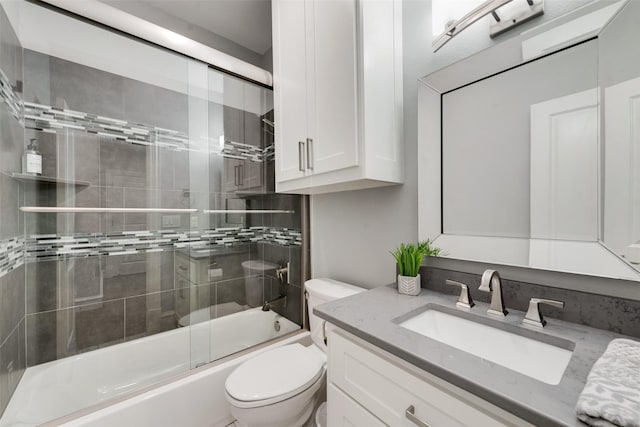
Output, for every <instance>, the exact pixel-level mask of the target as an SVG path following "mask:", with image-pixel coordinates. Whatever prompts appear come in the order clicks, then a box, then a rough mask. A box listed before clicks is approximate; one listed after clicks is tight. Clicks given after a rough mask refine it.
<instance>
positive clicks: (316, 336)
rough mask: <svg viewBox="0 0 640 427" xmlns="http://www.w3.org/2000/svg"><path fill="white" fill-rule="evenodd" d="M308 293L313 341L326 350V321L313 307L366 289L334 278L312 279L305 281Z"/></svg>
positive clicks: (308, 308)
mask: <svg viewBox="0 0 640 427" xmlns="http://www.w3.org/2000/svg"><path fill="white" fill-rule="evenodd" d="M304 288H305V291H306V295H307V310H309V324H310V329H311V338H312V339H313V342H314V343H315V344H316V345H317V346H318V347H320V348H321V349H323V350H326V345H325V343H324V337H325V335H324V325H325V322H324V321H323V320H322V319H320V318H319V317H318V316H316V315H315V314H313V308H314V307H316V306H318V305H320V304H324V303H325V302H329V301H333V300H337V299H340V298H344V297H348V296H349V295H354V294H357V293H359V292H363V291H365V290H366V289H364V288H360V287H358V286H354V285H350V284H348V283H344V282H339V281H337V280H333V279H311V280H307V281H306V282H305V283H304Z"/></svg>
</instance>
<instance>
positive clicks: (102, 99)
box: [49, 57, 126, 120]
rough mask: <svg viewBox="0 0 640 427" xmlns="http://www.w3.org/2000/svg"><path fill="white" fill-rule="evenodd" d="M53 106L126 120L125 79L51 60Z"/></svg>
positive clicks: (53, 58)
mask: <svg viewBox="0 0 640 427" xmlns="http://www.w3.org/2000/svg"><path fill="white" fill-rule="evenodd" d="M49 70H50V71H49V77H50V89H51V99H50V101H51V102H52V105H54V106H56V107H60V108H69V109H72V110H76V111H82V112H85V113H92V114H98V115H102V116H107V117H112V118H115V119H122V120H125V119H126V118H125V115H124V112H123V105H122V104H123V102H122V95H123V78H122V77H120V76H117V75H115V74H111V73H107V72H105V71H101V70H97V69H95V68H91V67H86V66H84V65H80V64H76V63H73V62H69V61H65V60H63V59H60V58H56V57H50V61H49Z"/></svg>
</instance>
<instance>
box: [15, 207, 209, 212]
mask: <svg viewBox="0 0 640 427" xmlns="http://www.w3.org/2000/svg"><path fill="white" fill-rule="evenodd" d="M20 210H21V211H22V212H33V213H120V212H123V213H129V212H142V213H196V212H198V209H157V208H74V207H71V208H65V207H40V206H22V207H20Z"/></svg>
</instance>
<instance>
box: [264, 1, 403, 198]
mask: <svg viewBox="0 0 640 427" xmlns="http://www.w3.org/2000/svg"><path fill="white" fill-rule="evenodd" d="M272 13H273V58H274V64H273V71H274V105H275V155H276V191H278V192H289V193H303V194H316V193H327V192H333V191H342V190H350V189H359V188H368V187H376V186H383V185H391V184H398V183H402V181H403V170H402V164H403V156H404V155H403V150H402V126H403V122H402V27H401V20H402V15H401V6H400V2H399V1H394V0H380V1H375V2H371V1H363V0H360V1H358V0H336V1H323V0H274V1H273V3H272Z"/></svg>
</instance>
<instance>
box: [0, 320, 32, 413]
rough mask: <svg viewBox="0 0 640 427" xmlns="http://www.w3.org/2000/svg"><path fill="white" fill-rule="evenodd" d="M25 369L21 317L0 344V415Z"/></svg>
mask: <svg viewBox="0 0 640 427" xmlns="http://www.w3.org/2000/svg"><path fill="white" fill-rule="evenodd" d="M25 369H26V357H25V323H24V319H22V320H21V321H20V324H19V325H17V326H16V327H15V328H14V330H13V331H12V333H11V335H9V337H8V338H7V340H6V341H5V342H4V343H3V344H2V345H0V415H2V413H3V412H4V410H5V409H6V407H7V405H8V404H9V401H10V400H11V397H12V396H13V392H14V391H15V389H16V387H18V383H19V382H20V379H21V378H22V375H23V374H24V371H25Z"/></svg>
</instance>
